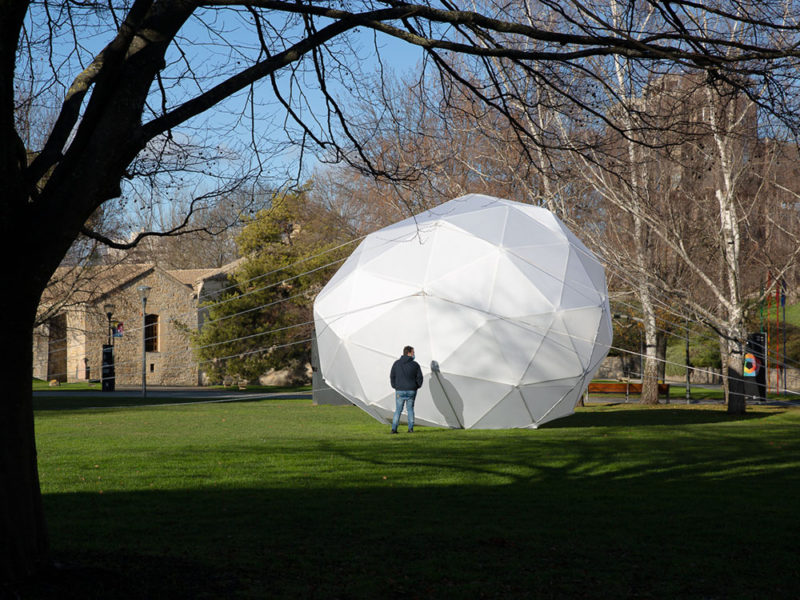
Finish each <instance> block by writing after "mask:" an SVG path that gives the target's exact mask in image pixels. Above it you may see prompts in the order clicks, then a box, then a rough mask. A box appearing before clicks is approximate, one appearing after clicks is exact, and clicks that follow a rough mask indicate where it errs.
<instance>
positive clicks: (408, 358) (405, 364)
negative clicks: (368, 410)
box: [389, 346, 422, 433]
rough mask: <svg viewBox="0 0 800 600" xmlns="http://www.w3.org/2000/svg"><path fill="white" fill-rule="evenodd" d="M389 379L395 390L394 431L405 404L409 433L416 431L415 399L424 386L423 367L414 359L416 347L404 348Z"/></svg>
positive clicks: (393, 366)
mask: <svg viewBox="0 0 800 600" xmlns="http://www.w3.org/2000/svg"><path fill="white" fill-rule="evenodd" d="M389 381H390V382H391V384H392V387H393V388H394V390H395V392H394V401H395V409H394V419H392V433H397V425H398V424H399V423H400V414H401V413H402V412H403V405H406V406H407V407H408V433H414V400H416V399H417V390H418V389H419V388H421V387H422V369H421V368H420V366H419V364H418V363H417V362H416V361H415V360H414V348H412V347H411V346H406V347H405V348H403V356H401V357H400V358H398V359H397V360H396V361H394V364H393V365H392V372H391V373H389Z"/></svg>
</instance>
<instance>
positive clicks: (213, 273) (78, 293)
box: [41, 259, 242, 306]
mask: <svg viewBox="0 0 800 600" xmlns="http://www.w3.org/2000/svg"><path fill="white" fill-rule="evenodd" d="M241 260H242V259H239V260H236V261H234V262H232V263H229V264H227V265H224V266H222V267H219V268H211V269H161V268H160V267H158V266H157V265H155V264H153V263H145V264H141V263H130V264H127V263H118V264H114V265H93V266H88V267H59V268H58V269H56V272H55V273H54V274H53V277H52V278H51V279H50V283H49V284H48V286H47V288H46V289H45V291H44V293H43V294H42V300H41V304H42V305H45V306H52V305H54V304H56V303H61V302H66V304H69V305H76V304H87V303H88V304H91V303H94V302H98V301H99V300H101V299H103V297H105V296H107V295H108V294H110V293H112V292H114V291H115V290H117V289H119V288H122V287H125V286H126V285H128V284H130V283H131V282H132V281H135V280H136V279H141V278H142V277H144V276H145V275H147V274H149V273H150V272H152V271H155V270H156V269H159V270H161V271H162V272H164V273H166V274H167V275H168V276H170V277H171V278H173V279H175V280H176V281H177V282H178V283H181V284H183V285H185V286H187V287H188V288H189V289H192V290H193V291H195V292H197V291H198V289H199V287H200V286H201V285H202V283H203V282H204V281H206V280H208V279H211V278H214V277H219V276H221V275H227V274H228V273H230V272H232V271H234V270H235V269H236V267H238V266H239V264H241Z"/></svg>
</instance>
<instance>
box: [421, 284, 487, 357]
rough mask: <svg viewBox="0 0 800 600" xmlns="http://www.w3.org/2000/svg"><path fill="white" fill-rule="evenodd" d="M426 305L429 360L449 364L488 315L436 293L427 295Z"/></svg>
mask: <svg viewBox="0 0 800 600" xmlns="http://www.w3.org/2000/svg"><path fill="white" fill-rule="evenodd" d="M425 304H426V308H427V315H428V331H429V335H430V340H429V342H430V360H435V361H437V362H439V363H440V364H441V363H446V362H447V360H448V359H449V358H450V356H452V354H453V353H454V352H456V351H457V350H458V349H459V348H461V347H462V346H463V345H464V343H465V342H466V341H467V339H469V337H470V336H471V335H472V334H473V332H474V331H476V330H477V329H478V328H480V327H481V326H482V325H483V324H484V323H486V321H487V318H488V315H487V314H486V313H485V312H483V311H479V310H470V309H468V308H466V307H462V306H459V305H454V304H453V303H452V302H448V301H445V300H441V299H439V298H436V297H435V296H426V297H425ZM420 364H422V363H420ZM422 366H423V368H424V367H425V365H422Z"/></svg>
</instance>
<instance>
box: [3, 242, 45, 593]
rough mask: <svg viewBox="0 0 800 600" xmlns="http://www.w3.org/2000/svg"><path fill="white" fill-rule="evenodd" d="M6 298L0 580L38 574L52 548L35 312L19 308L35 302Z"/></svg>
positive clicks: (13, 296) (12, 297)
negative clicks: (39, 437)
mask: <svg viewBox="0 0 800 600" xmlns="http://www.w3.org/2000/svg"><path fill="white" fill-rule="evenodd" d="M5 239H6V240H8V238H5ZM6 245H7V246H8V244H6ZM3 304H4V306H5V308H2V309H0V315H2V316H0V324H1V325H0V326H2V330H3V340H4V344H3V347H4V354H5V356H4V360H3V364H4V366H5V369H6V370H7V371H6V372H7V376H6V378H5V382H4V388H5V394H4V396H5V397H4V398H3V400H2V401H0V481H2V485H0V546H2V551H1V552H2V554H0V583H4V582H5V583H7V582H14V581H20V580H22V579H25V578H27V577H30V576H32V575H34V574H35V573H36V572H37V571H38V570H39V569H40V568H42V567H43V566H44V565H45V564H47V563H48V561H49V548H48V537H47V530H46V526H45V519H44V511H43V508H42V496H41V490H40V487H39V475H38V467H37V454H36V442H35V438H34V426H33V406H32V394H31V378H32V376H33V367H32V364H33V356H32V352H31V339H32V336H33V318H32V316H30V315H22V314H20V312H21V311H20V307H21V306H23V307H25V308H24V309H23V310H24V311H27V310H28V308H27V307H29V306H30V305H31V302H28V301H25V302H22V303H20V299H19V296H17V295H6V300H5V301H4V303H3ZM32 304H33V305H34V306H35V305H36V302H33V303H32ZM26 317H27V318H26ZM1 594H2V590H1V589H0V595H1Z"/></svg>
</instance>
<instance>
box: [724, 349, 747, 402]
mask: <svg viewBox="0 0 800 600" xmlns="http://www.w3.org/2000/svg"><path fill="white" fill-rule="evenodd" d="M742 361H743V356H742V353H741V352H736V351H734V352H731V353H730V354H729V355H728V360H727V366H728V369H727V371H728V373H727V386H726V388H725V396H726V403H727V405H728V414H729V415H743V414H745V412H746V411H747V403H746V402H745V395H744V382H743V381H742Z"/></svg>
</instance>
